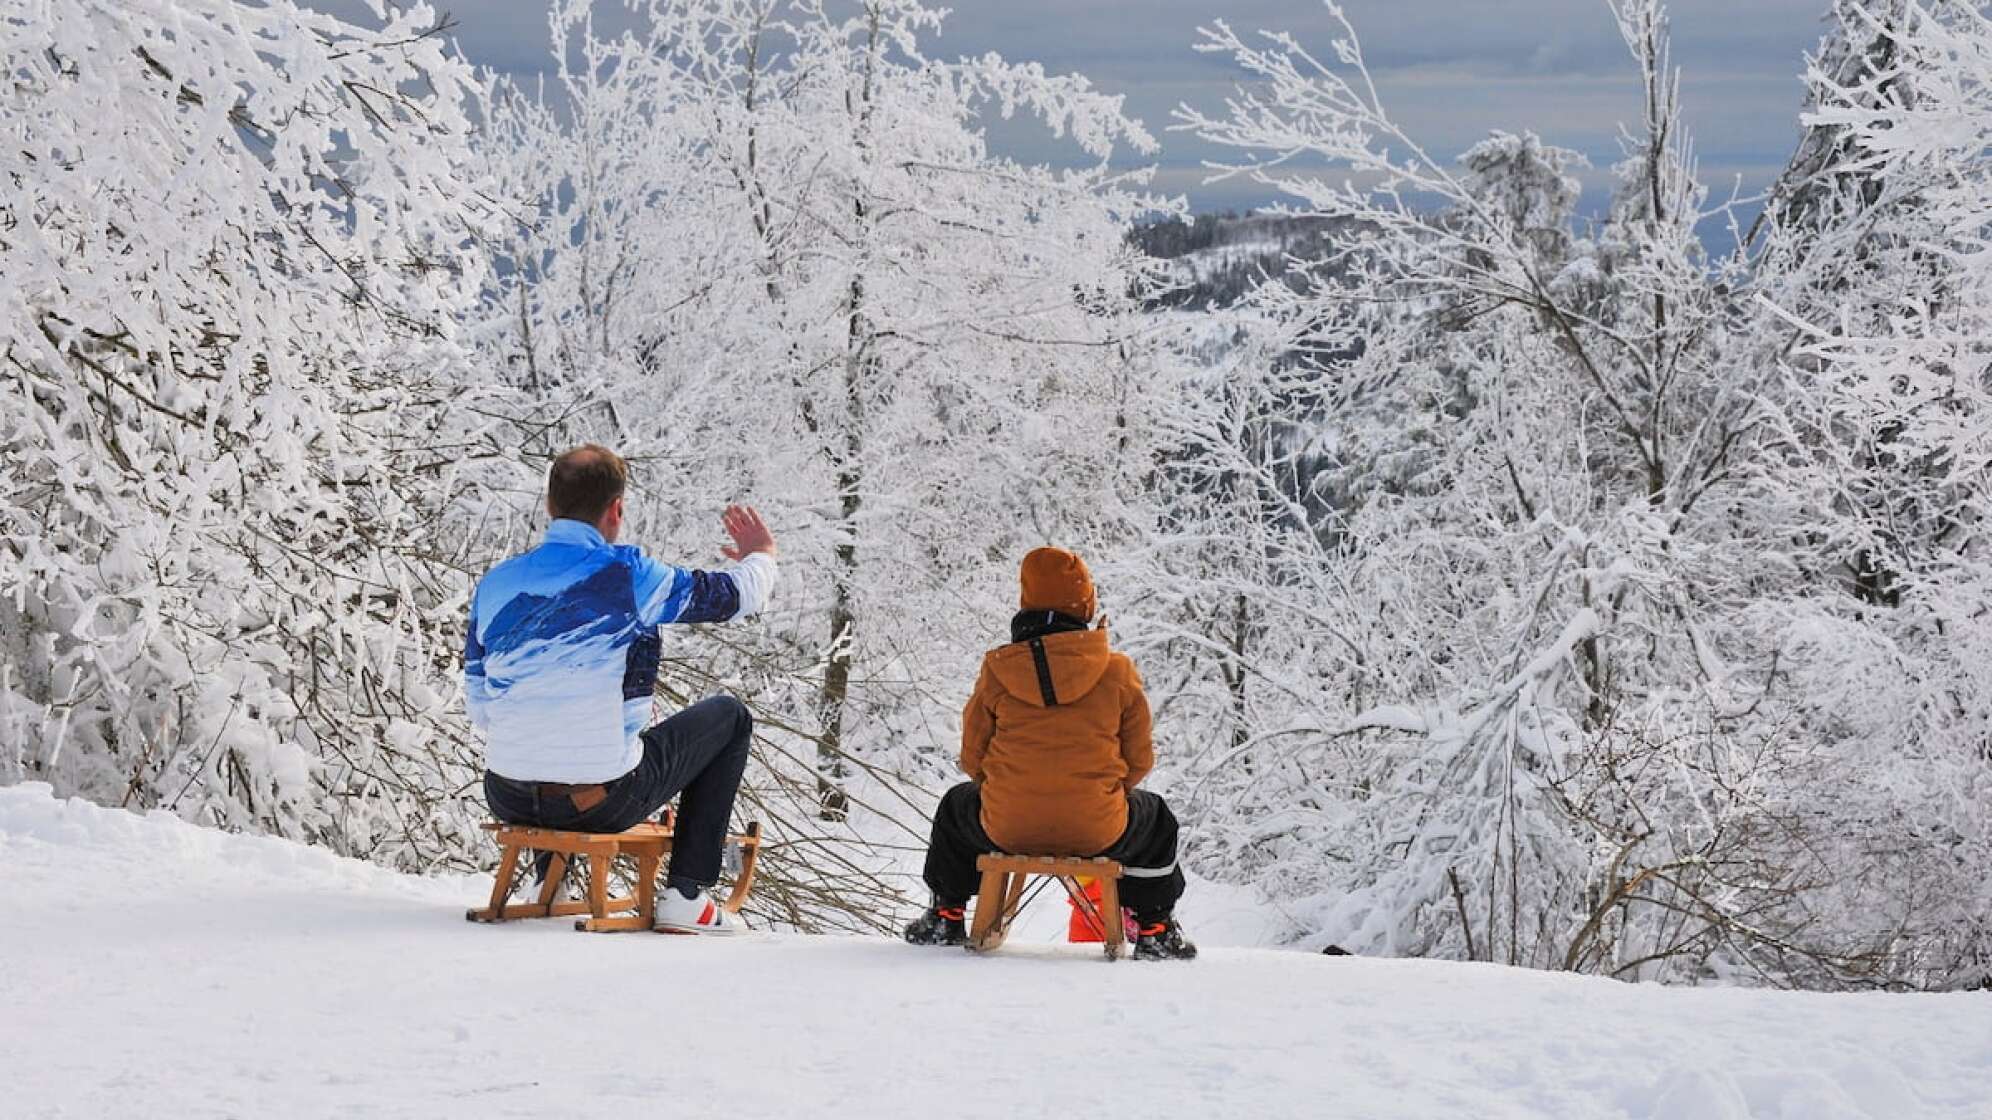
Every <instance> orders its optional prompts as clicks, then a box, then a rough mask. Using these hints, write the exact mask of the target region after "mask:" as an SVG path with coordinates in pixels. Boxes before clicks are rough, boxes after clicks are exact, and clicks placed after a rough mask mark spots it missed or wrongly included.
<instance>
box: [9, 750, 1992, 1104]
mask: <svg viewBox="0 0 1992 1120" xmlns="http://www.w3.org/2000/svg"><path fill="white" fill-rule="evenodd" d="M481 889H482V888H481V885H480V884H478V883H476V882H473V881H471V880H468V879H463V878H449V879H433V880H425V879H414V878H408V877H403V876H398V875H394V874H391V873H388V872H386V871H383V870H380V869H378V868H374V867H371V866H367V865H363V864H358V863H354V862H351V861H346V860H340V859H336V858H333V857H331V856H328V855H326V854H325V853H323V852H319V851H314V850H310V849H306V848H302V847H298V846H295V845H292V844H288V843H285V842H282V841H277V840H269V839H258V838H248V837H240V836H229V835H224V834H221V833H217V832H213V831H208V830H203V829H198V828H194V827H191V826H189V825H186V824H184V823H181V822H178V821H175V820H170V819H164V818H160V817H150V818H142V817H138V816H135V815H131V814H127V813H121V812H117V811H113V810H106V809H101V808H97V807H94V806H90V805H86V804H83V803H81V802H61V801H57V800H55V799H54V798H52V797H51V796H50V795H49V792H48V789H47V787H45V786H37V785H27V786H17V787H13V788H5V789H0V892H4V897H5V899H6V904H5V905H4V907H0V961H3V962H4V970H5V971H4V973H0V975H4V981H0V1114H4V1115H6V1116H10V1117H14V1116H23V1117H25V1116H103V1115H148V1116H162V1117H164V1116H172V1117H178V1116H286V1117H294V1116H327V1115H366V1116H480V1117H490V1116H539V1117H544V1116H557V1115H579V1114H581V1113H582V1112H584V1111H594V1110H599V1109H604V1108H611V1109H616V1110H618V1111H623V1110H626V1109H637V1110H640V1111H641V1112H642V1113H643V1114H648V1115H656V1116H670V1117H690V1116H697V1115H704V1114H706V1113H705V1112H704V1106H705V1105H715V1106H720V1107H719V1109H718V1111H717V1112H715V1113H712V1114H713V1115H725V1116H728V1117H785V1118H786V1117H817V1116H831V1117H837V1116H851V1117H901V1116H904V1117H914V1116H919V1117H930V1116H943V1115H944V1116H976V1117H997V1116H1002V1117H1040V1116H1082V1115H1089V1114H1090V1115H1103V1113H1101V1112H1099V1111H1098V1109H1099V1107H1100V1106H1101V1105H1102V1104H1103V1103H1105V1102H1111V1113H1112V1114H1114V1115H1123V1116H1155V1117H1170V1118H1181V1120H1189V1118H1197V1117H1230V1116H1238V1117H1247V1116H1251V1117H1542V1116H1557V1117H1585V1118H1591V1117H1599V1118H1604V1117H1634V1118H1645V1117H1664V1118H1669V1120H1673V1118H1680V1120H1730V1118H1733V1117H1743V1116H1762V1117H1786V1118H1794V1120H1796V1118H1804V1120H1834V1118H1845V1117H1875V1118H1888V1120H1897V1118H1909V1117H1983V1116H1986V1115H1992V996H1985V995H1976V994H1965V995H1952V996H1820V995H1803V994H1780V993H1765V992H1746V991H1735V990H1697V991H1687V990H1672V989H1660V988H1639V987H1630V986H1626V985H1620V984H1616V983H1611V982H1607V981H1599V980H1587V979H1581V978H1577V977H1571V976H1558V975H1547V974H1541V973H1528V972H1520V971H1510V970H1504V969H1498V968H1492V967H1481V966H1460V965H1444V964H1434V963H1422V962H1408V961H1360V960H1349V959H1331V958H1324V957H1318V956H1312V955H1304V954H1299V953H1283V952H1276V951H1271V950H1263V949H1236V948H1234V949H1225V948H1215V949H1210V948H1207V951H1206V953H1205V955H1204V957H1203V959H1200V960H1198V961H1196V962H1194V963H1190V964H1142V963H1133V962H1127V963H1121V964H1112V965H1110V964H1107V963H1105V962H1103V961H1101V960H1099V959H1098V958H1097V956H1096V955H1094V954H1093V953H1092V952H1082V951H1080V950H1079V949H1077V948H1068V947H1065V946H1057V945H1050V944H1028V943H1027V944H1023V945H1020V946H1017V947H1015V948H1013V949H1006V950H1005V951H1004V952H1003V953H1002V954H1000V955H998V956H994V957H990V958H986V959H981V958H974V957H970V956H969V955H967V954H965V953H960V952H954V951H945V950H939V951H937V950H926V951H922V950H916V949H912V948H910V947H907V946H903V945H899V944H896V943H893V942H890V941H887V940H883V939H861V938H813V937H800V936H774V935H754V936H752V937H749V938H745V939H741V940H738V941H734V942H730V943H729V942H723V941H714V940H709V939H694V938H676V937H661V936H654V935H649V934H615V935H600V936H590V935H584V934H579V933H575V932H573V931H572V930H571V929H570V928H568V927H567V925H566V924H565V923H562V922H557V921H554V922H522V923H517V924H512V925H506V926H475V925H470V924H468V923H466V922H464V921H463V918H462V912H463V909H464V907H465V906H466V905H468V904H470V903H471V902H473V901H474V900H475V899H476V897H477V896H478V895H479V894H480V893H481ZM1219 925H1221V923H1213V926H1212V927H1211V928H1212V929H1215V928H1217V926H1219ZM1199 932H1200V933H1202V934H1203V936H1204V938H1205V940H1206V942H1207V943H1208V942H1209V941H1210V940H1211V932H1210V931H1208V930H1206V931H1199ZM624 1114H628V1113H627V1112H624Z"/></svg>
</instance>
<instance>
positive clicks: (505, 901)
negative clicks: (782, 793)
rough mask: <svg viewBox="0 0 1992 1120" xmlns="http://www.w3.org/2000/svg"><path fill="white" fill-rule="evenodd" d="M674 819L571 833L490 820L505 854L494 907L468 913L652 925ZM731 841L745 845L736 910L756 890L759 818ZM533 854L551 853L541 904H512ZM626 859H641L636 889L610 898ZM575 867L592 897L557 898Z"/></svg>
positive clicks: (588, 926) (729, 902) (615, 926)
mask: <svg viewBox="0 0 1992 1120" xmlns="http://www.w3.org/2000/svg"><path fill="white" fill-rule="evenodd" d="M672 820H673V818H672V817H670V816H668V815H667V817H666V818H665V822H667V823H660V822H645V823H643V824H639V825H637V826H635V827H634V828H631V829H629V830H628V831H626V832H613V833H604V832H567V831H563V830H561V829H556V828H534V827H531V826H528V825H514V824H505V823H502V822H499V821H491V822H487V823H486V824H484V825H483V826H482V827H483V829H484V831H486V832H489V833H492V834H493V838H494V839H496V840H497V841H498V845H499V851H500V854H499V857H498V871H497V876H496V881H495V882H493V883H492V885H491V900H490V902H489V904H488V905H486V906H484V907H483V908H481V909H476V910H469V911H465V913H464V918H465V919H466V920H468V921H473V922H509V921H515V920H517V919H520V918H553V917H567V916H572V915H587V916H586V917H584V918H582V919H581V920H580V921H577V922H575V923H574V928H575V929H578V930H586V931H588V932H591V933H601V932H607V931H611V930H636V929H649V928H651V925H650V922H651V914H652V912H653V910H654V909H655V906H656V901H657V876H658V873H659V872H660V871H662V870H663V867H664V861H665V858H666V857H667V856H669V855H670V853H671V835H672V826H671V824H670V823H668V822H670V821H672ZM727 842H728V843H729V844H733V845H737V846H738V847H739V849H740V853H741V858H740V872H739V874H737V875H735V876H734V877H733V886H732V889H731V891H730V892H729V893H728V895H727V898H726V900H725V901H724V902H723V903H721V905H722V906H723V907H725V908H726V909H727V910H729V911H731V912H733V913H736V914H737V913H739V912H740V908H741V906H743V905H745V904H746V902H747V896H748V894H749V893H750V892H752V890H753V889H754V867H755V864H756V863H757V862H758V861H759V859H760V854H761V823H760V822H759V821H754V822H751V823H749V824H748V825H747V828H746V831H744V832H741V833H738V834H735V835H731V836H728V837H727ZM527 852H551V853H553V859H552V861H551V863H549V865H548V866H547V878H546V882H545V883H544V884H543V885H542V886H541V887H540V890H539V894H538V896H537V899H536V901H533V902H528V903H511V897H512V892H513V890H514V887H515V883H514V881H515V880H516V879H517V878H518V877H519V871H520V868H521V867H524V866H528V865H529V864H530V862H531V861H530V860H528V859H526V858H525V853H527ZM623 856H628V857H630V858H631V859H633V860H634V861H635V863H636V868H635V872H636V875H635V883H636V889H635V891H634V893H632V894H629V895H622V896H611V894H610V893H609V879H610V875H611V872H612V871H613V870H614V868H615V865H616V860H617V859H618V858H620V857H623ZM577 865H584V866H586V868H587V871H588V892H587V895H588V896H587V898H585V899H561V898H559V897H558V896H559V893H560V886H561V884H562V883H563V882H564V881H565V879H566V877H567V875H568V873H569V872H571V871H573V870H574V868H575V867H576V866H577Z"/></svg>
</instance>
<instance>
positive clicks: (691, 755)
mask: <svg viewBox="0 0 1992 1120" xmlns="http://www.w3.org/2000/svg"><path fill="white" fill-rule="evenodd" d="M753 733H754V717H753V716H752V715H750V714H748V711H747V705H745V704H742V703H741V702H740V701H738V700H736V699H734V698H733V697H731V696H710V697H707V698H706V699H704V700H701V701H699V702H698V703H696V704H693V705H692V706H691V707H689V708H686V709H685V710H684V711H682V712H679V713H678V714H677V715H674V716H672V717H670V718H669V719H666V720H665V721H663V722H662V723H659V724H656V725H654V726H652V727H650V728H649V729H647V730H645V731H644V732H643V758H642V759H641V760H640V761H638V762H637V764H636V769H634V770H631V771H630V772H629V773H627V774H624V775H623V776H622V777H620V778H616V779H614V780H612V781H608V782H604V783H602V792H603V793H604V794H606V795H607V796H605V797H604V798H603V799H602V802H601V803H600V804H598V805H594V806H591V807H590V808H588V809H587V810H585V811H583V810H580V809H577V808H575V805H574V802H573V801H572V800H571V799H569V798H568V797H567V796H566V795H565V794H562V793H543V792H541V790H540V787H539V784H538V783H536V782H518V781H513V780H512V779H510V778H506V777H502V776H500V775H497V774H493V773H492V772H490V771H489V770H487V771H485V772H484V801H485V803H486V804H487V805H489V806H490V807H491V814H492V815H493V816H495V817H497V818H498V819H499V820H501V821H505V822H506V823H508V824H523V825H532V826H535V827H538V828H558V829H563V830H566V831H570V832H621V831H623V830H624V829H627V828H629V827H630V826H631V825H635V824H641V823H643V822H644V821H647V820H650V819H651V818H653V817H655V816H657V814H658V811H659V810H661V809H663V807H664V805H665V803H666V802H668V801H670V800H671V799H672V798H673V797H677V798H678V799H679V801H678V825H677V831H676V833H675V834H674V835H673V836H672V839H671V870H670V878H669V880H668V882H669V884H670V885H671V886H674V887H680V886H682V887H708V886H711V885H712V884H713V883H715V882H717V881H718V880H719V865H720V854H721V851H722V849H723V848H724V847H725V844H726V825H727V822H728V821H729V820H730V819H732V816H733V798H734V795H735V794H737V793H738V792H739V791H740V776H741V774H743V773H745V772H746V769H747V747H748V744H749V742H750V741H751V740H752V738H753ZM540 870H541V873H542V874H544V873H545V864H544V862H542V864H541V868H540Z"/></svg>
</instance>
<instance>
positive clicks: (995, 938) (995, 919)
mask: <svg viewBox="0 0 1992 1120" xmlns="http://www.w3.org/2000/svg"><path fill="white" fill-rule="evenodd" d="M975 869H976V870H977V871H980V872H982V889H981V891H979V892H978V893H977V894H976V896H975V919H974V921H973V922H971V923H970V925H969V931H968V947H969V948H970V949H973V950H975V951H977V952H983V953H986V952H989V951H990V950H992V949H995V948H996V947H997V946H999V945H1001V944H1003V939H1004V938H1005V937H1007V936H1009V933H1010V926H1011V925H1012V924H1013V923H1014V922H1015V921H1016V920H1017V915H1018V914H1021V913H1023V910H1024V907H1025V906H1028V905H1029V904H1030V901H1031V899H1033V898H1036V897H1037V895H1038V892H1039V891H1041V890H1043V889H1044V881H1045V880H1046V879H1055V880H1057V881H1058V884H1059V885H1060V886H1062V887H1064V888H1065V894H1066V897H1068V898H1070V899H1071V900H1072V904H1073V905H1074V906H1075V907H1078V908H1079V910H1080V912H1081V913H1083V914H1086V915H1087V916H1089V917H1090V918H1093V919H1094V920H1097V921H1098V922H1099V924H1100V928H1102V929H1103V930H1105V931H1106V950H1107V959H1108V960H1110V961H1117V960H1119V959H1120V958H1121V956H1122V954H1123V953H1124V952H1125V951H1126V949H1127V930H1126V929H1125V928H1124V927H1123V926H1122V924H1121V907H1120V876H1121V865H1120V864H1118V863H1115V862H1114V861H1113V860H1110V859H1103V858H1101V857H1099V856H1093V857H1091V858H1086V859H1079V858H1071V859H1067V858H1060V857H1056V856H1012V855H987V856H980V857H978V858H977V859H976V861H975ZM1082 875H1084V876H1090V877H1092V878H1093V879H1096V880H1098V881H1099V884H1100V901H1099V904H1098V905H1097V906H1096V905H1094V903H1093V900H1092V899H1091V898H1088V897H1087V896H1086V891H1085V888H1083V887H1081V886H1080V885H1079V877H1080V876H1082ZM1033 877H1035V878H1036V879H1037V880H1038V883H1037V886H1036V888H1034V889H1031V879H1032V878H1033ZM1108 915H1111V917H1108Z"/></svg>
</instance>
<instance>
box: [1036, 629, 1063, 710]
mask: <svg viewBox="0 0 1992 1120" xmlns="http://www.w3.org/2000/svg"><path fill="white" fill-rule="evenodd" d="M1031 660H1032V661H1033V662H1036V664H1037V678H1038V691H1039V692H1042V693H1044V706H1045V707H1047V708H1056V707H1058V690H1057V689H1054V688H1052V687H1051V659H1050V658H1049V657H1046V656H1045V652H1044V639H1043V638H1032V639H1031Z"/></svg>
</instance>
